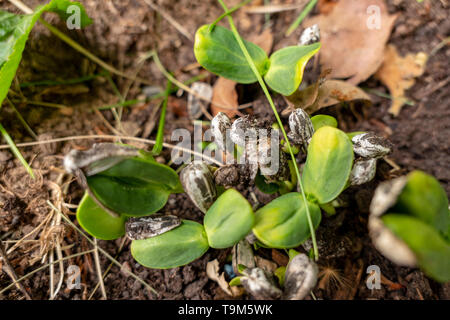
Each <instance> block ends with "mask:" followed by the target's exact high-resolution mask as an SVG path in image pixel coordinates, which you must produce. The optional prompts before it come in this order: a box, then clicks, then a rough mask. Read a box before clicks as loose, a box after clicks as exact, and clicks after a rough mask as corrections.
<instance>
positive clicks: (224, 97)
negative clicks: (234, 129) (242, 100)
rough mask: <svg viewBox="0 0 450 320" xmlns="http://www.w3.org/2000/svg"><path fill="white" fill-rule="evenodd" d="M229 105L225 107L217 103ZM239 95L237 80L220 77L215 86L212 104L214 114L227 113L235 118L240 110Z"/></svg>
mask: <svg viewBox="0 0 450 320" xmlns="http://www.w3.org/2000/svg"><path fill="white" fill-rule="evenodd" d="M215 104H218V105H223V106H227V107H229V108H227V109H224V108H221V107H218V106H217V105H215ZM238 107H239V103H238V95H237V92H236V82H235V81H233V80H229V79H225V78H222V77H219V78H218V79H217V81H216V83H215V84H214V87H213V97H212V104H211V111H212V114H213V116H215V115H216V114H218V113H219V112H223V113H225V114H226V115H227V116H228V117H230V118H233V117H234V116H235V115H236V113H237V110H238Z"/></svg>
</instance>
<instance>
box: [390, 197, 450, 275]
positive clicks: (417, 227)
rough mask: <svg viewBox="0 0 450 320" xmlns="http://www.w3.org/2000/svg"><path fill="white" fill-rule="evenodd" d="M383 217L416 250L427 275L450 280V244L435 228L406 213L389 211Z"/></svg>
mask: <svg viewBox="0 0 450 320" xmlns="http://www.w3.org/2000/svg"><path fill="white" fill-rule="evenodd" d="M427 203H428V202H427ZM428 204H431V203H428ZM381 219H382V220H383V223H384V224H385V225H386V226H387V227H388V228H389V229H390V230H392V231H393V232H394V234H395V235H397V236H398V237H399V238H400V239H402V240H403V241H404V242H405V243H406V244H407V245H408V247H409V248H410V249H411V250H412V251H413V252H414V254H415V255H416V258H417V260H418V264H419V266H420V267H421V268H422V269H423V270H424V271H425V273H426V274H427V275H429V276H430V277H432V278H434V279H436V280H437V281H440V282H448V281H450V244H449V242H447V241H445V240H444V239H443V237H442V236H441V235H440V234H439V232H438V231H437V230H436V229H435V228H433V227H432V226H430V225H429V224H427V223H425V222H423V221H420V220H419V219H418V218H415V217H412V216H409V215H406V214H397V213H388V214H386V215H384V216H382V218H381ZM447 219H448V217H447Z"/></svg>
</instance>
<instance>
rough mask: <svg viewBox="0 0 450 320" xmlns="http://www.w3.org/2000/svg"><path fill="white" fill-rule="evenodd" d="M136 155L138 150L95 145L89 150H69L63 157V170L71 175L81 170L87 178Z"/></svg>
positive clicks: (117, 146) (101, 144) (115, 145)
mask: <svg viewBox="0 0 450 320" xmlns="http://www.w3.org/2000/svg"><path fill="white" fill-rule="evenodd" d="M138 155H139V150H138V149H136V148H133V147H128V146H121V145H117V144H115V143H96V144H94V145H93V146H92V148H91V149H89V150H85V151H81V150H71V151H70V152H69V153H68V154H67V155H66V156H65V157H64V168H65V169H66V171H67V172H68V173H71V174H75V173H76V172H77V170H79V169H81V170H83V172H84V174H85V175H86V176H87V177H89V176H93V175H95V174H97V173H99V172H102V171H105V170H107V169H109V168H111V167H113V166H115V165H116V164H118V163H119V162H121V161H122V160H124V159H126V158H132V157H136V156H138Z"/></svg>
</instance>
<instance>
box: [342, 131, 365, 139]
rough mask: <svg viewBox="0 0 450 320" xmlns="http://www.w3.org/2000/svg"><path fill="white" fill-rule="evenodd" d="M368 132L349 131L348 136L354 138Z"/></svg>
mask: <svg viewBox="0 0 450 320" xmlns="http://www.w3.org/2000/svg"><path fill="white" fill-rule="evenodd" d="M363 133H366V132H365V131H355V132H349V133H347V137H348V138H349V139H350V140H352V139H353V137H354V136H358V135H360V134H363Z"/></svg>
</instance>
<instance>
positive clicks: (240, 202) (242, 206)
mask: <svg viewBox="0 0 450 320" xmlns="http://www.w3.org/2000/svg"><path fill="white" fill-rule="evenodd" d="M254 222H255V216H254V214H253V210H252V206H251V205H250V203H249V202H248V201H247V199H245V198H244V197H243V196H242V195H241V194H240V193H239V192H238V191H236V190H234V189H228V190H227V191H225V192H224V193H223V194H222V195H221V196H220V197H219V198H218V199H217V200H216V201H215V202H214V203H213V205H212V206H211V207H210V208H209V210H208V211H207V212H206V215H205V219H204V224H205V230H206V234H207V235H208V242H209V245H210V246H211V247H212V248H216V249H222V248H229V247H231V246H233V245H234V244H236V243H238V242H239V241H240V240H241V239H243V238H244V237H245V236H246V235H247V234H248V233H249V232H250V230H251V229H252V227H253V224H254Z"/></svg>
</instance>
